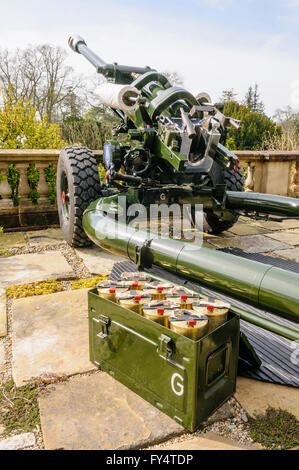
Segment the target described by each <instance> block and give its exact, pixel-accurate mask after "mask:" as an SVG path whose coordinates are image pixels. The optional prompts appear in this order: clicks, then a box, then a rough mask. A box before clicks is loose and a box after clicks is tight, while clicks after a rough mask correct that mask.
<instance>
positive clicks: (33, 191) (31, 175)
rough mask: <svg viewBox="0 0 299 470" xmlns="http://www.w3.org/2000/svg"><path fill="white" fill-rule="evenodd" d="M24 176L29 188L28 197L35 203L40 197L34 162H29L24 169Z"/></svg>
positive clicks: (36, 169)
mask: <svg viewBox="0 0 299 470" xmlns="http://www.w3.org/2000/svg"><path fill="white" fill-rule="evenodd" d="M26 176H27V181H28V185H29V188H30V191H29V197H30V199H31V201H32V203H33V204H37V201H38V199H39V197H40V195H39V194H38V191H37V186H38V182H39V169H38V168H36V166H35V165H34V163H30V165H29V167H28V168H27V170H26Z"/></svg>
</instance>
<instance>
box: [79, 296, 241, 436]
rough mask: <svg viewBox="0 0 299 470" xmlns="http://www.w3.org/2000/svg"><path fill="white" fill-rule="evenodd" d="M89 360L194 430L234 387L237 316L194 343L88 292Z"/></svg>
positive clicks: (237, 334)
mask: <svg viewBox="0 0 299 470" xmlns="http://www.w3.org/2000/svg"><path fill="white" fill-rule="evenodd" d="M88 304H89V305H88V311H89V344H90V360H91V361H92V362H93V363H94V364H96V365H97V366H98V367H101V369H102V370H104V371H106V372H107V373H109V374H111V375H112V376H113V377H114V378H115V379H117V380H119V381H120V382H122V383H123V384H124V385H126V386H127V387H129V388H130V389H131V390H133V391H134V392H136V393H137V394H139V395H140V396H142V397H143V398H144V399H145V400H147V401H148V402H150V403H151V404H152V405H154V406H155V407H157V408H158V409H160V410H161V411H163V412H164V413H166V414H167V415H169V416H170V417H171V418H173V419H175V420H176V421H177V422H178V423H180V424H182V425H183V426H184V427H185V428H187V429H188V430H189V431H192V432H193V431H195V430H196V429H197V428H198V426H199V425H200V423H201V422H202V421H204V420H206V419H207V418H208V417H209V416H210V415H211V414H212V413H213V412H214V411H215V410H216V409H217V408H218V407H219V406H221V405H222V404H223V403H224V402H225V401H226V400H227V399H228V398H230V397H231V396H232V395H233V394H234V392H235V388H236V375H237V363H238V348H239V317H238V316H237V315H234V314H233V313H229V318H228V321H227V322H226V323H225V324H224V325H222V326H221V327H219V328H218V329H217V330H214V331H213V332H212V333H210V334H209V335H207V336H205V337H204V338H202V339H200V340H199V341H197V342H195V341H192V340H190V339H189V338H186V337H185V336H182V335H178V334H177V333H175V332H173V331H171V330H170V329H168V328H165V327H163V326H161V325H159V324H158V323H155V322H153V321H151V320H148V319H146V318H144V317H142V316H140V315H138V314H137V313H135V312H132V311H131V310H127V309H125V308H122V307H120V306H119V305H117V304H115V303H113V302H110V301H109V300H106V299H103V298H101V297H99V296H98V294H97V289H93V290H91V291H90V292H89V294H88Z"/></svg>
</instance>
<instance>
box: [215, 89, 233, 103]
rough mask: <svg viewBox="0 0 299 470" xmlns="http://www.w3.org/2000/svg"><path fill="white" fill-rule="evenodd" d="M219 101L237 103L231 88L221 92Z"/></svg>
mask: <svg viewBox="0 0 299 470" xmlns="http://www.w3.org/2000/svg"><path fill="white" fill-rule="evenodd" d="M219 101H220V102H221V103H229V102H231V101H237V93H235V91H234V89H233V88H232V89H231V90H223V92H222V95H221V97H220V99H219Z"/></svg>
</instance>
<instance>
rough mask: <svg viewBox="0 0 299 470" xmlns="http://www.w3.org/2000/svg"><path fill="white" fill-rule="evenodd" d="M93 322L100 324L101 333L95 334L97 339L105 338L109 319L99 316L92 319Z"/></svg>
mask: <svg viewBox="0 0 299 470" xmlns="http://www.w3.org/2000/svg"><path fill="white" fill-rule="evenodd" d="M93 320H94V321H95V322H96V323H98V324H100V326H101V329H102V331H100V333H98V334H97V337H98V338H102V339H104V338H107V336H108V328H109V326H110V318H108V317H106V316H105V315H99V317H98V318H93Z"/></svg>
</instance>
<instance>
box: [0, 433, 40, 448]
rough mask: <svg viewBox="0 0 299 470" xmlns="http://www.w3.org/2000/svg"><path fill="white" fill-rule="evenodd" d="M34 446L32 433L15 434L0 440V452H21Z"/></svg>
mask: <svg viewBox="0 0 299 470" xmlns="http://www.w3.org/2000/svg"><path fill="white" fill-rule="evenodd" d="M34 446H35V436H34V434H33V433H32V432H26V433H23V434H17V435H16V436H11V437H8V438H7V439H2V440H0V450H22V449H26V448H27V447H34Z"/></svg>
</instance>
